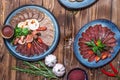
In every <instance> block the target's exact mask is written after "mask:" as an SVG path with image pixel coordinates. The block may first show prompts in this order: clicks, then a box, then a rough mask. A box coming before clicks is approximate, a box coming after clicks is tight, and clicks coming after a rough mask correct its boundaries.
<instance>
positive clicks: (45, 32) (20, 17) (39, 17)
mask: <svg viewBox="0 0 120 80" xmlns="http://www.w3.org/2000/svg"><path fill="white" fill-rule="evenodd" d="M30 21H32V22H30ZM25 22H27V23H25ZM23 23H25V25H24V26H23ZM28 24H29V27H28ZM30 24H31V25H30ZM4 25H11V26H13V27H14V29H15V30H16V28H17V29H21V30H23V29H26V28H27V31H28V30H29V34H28V35H24V36H23V39H24V41H21V42H20V39H21V38H22V36H19V37H16V35H17V36H18V35H21V34H22V33H21V32H18V34H16V35H14V36H15V38H14V36H13V38H14V39H13V38H11V39H4V43H5V45H6V47H7V48H8V50H9V51H10V53H11V54H12V55H13V56H15V57H16V58H18V59H21V60H25V61H37V60H40V59H43V58H44V57H45V56H47V55H48V54H51V53H52V52H53V51H54V50H55V48H56V46H57V44H58V41H59V37H60V31H59V25H58V23H57V21H56V19H55V17H54V15H53V14H52V13H51V12H49V11H48V10H47V9H45V8H44V7H41V6H38V5H24V6H21V7H19V8H17V9H15V10H13V11H12V12H11V13H10V14H9V15H8V17H7V18H6V20H5V22H4ZM16 25H17V27H16ZM26 25H27V26H26ZM21 26H22V27H21ZM37 26H38V28H37ZM24 27H26V28H24ZM40 27H41V28H40ZM15 30H14V32H15ZM17 31H19V30H16V32H17ZM35 31H36V32H37V33H36V32H35ZM19 33H21V34H19ZM34 33H35V35H33V34H34ZM14 34H15V33H14ZM30 35H31V36H32V37H30ZM17 38H18V43H19V42H20V44H18V43H15V41H16V40H17ZM13 40H14V44H15V45H13V44H12V43H11V42H12V41H13ZM41 41H42V43H41ZM29 43H31V44H29ZM28 48H29V49H28Z"/></svg>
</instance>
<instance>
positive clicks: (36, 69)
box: [13, 61, 58, 80]
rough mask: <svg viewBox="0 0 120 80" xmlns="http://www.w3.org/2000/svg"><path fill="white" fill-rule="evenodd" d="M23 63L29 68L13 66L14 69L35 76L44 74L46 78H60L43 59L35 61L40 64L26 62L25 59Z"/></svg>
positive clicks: (56, 79)
mask: <svg viewBox="0 0 120 80" xmlns="http://www.w3.org/2000/svg"><path fill="white" fill-rule="evenodd" d="M23 64H24V65H26V66H27V68H20V67H13V70H17V71H20V72H24V73H28V74H32V75H35V76H44V77H45V78H48V79H49V80H51V79H55V80H58V78H57V77H56V76H55V74H54V73H53V72H52V70H51V69H50V68H48V67H46V66H45V64H44V63H43V62H41V61H39V62H37V63H35V64H39V66H35V64H33V63H30V62H26V61H24V62H23Z"/></svg>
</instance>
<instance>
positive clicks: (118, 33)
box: [73, 19, 120, 68]
mask: <svg viewBox="0 0 120 80" xmlns="http://www.w3.org/2000/svg"><path fill="white" fill-rule="evenodd" d="M96 24H101V25H102V26H106V27H108V28H109V29H111V30H112V32H114V33H115V38H116V40H117V45H116V46H115V47H114V48H113V49H114V52H113V53H111V57H110V58H107V59H104V60H100V61H99V62H97V63H96V62H95V61H93V62H88V60H87V59H84V58H83V57H82V55H81V54H80V51H79V45H78V41H79V38H81V37H82V36H81V34H82V32H85V31H86V29H88V28H89V27H90V26H94V25H96ZM73 46H74V47H73V48H74V53H75V55H76V57H77V59H78V60H79V61H80V63H82V64H83V65H85V66H86V67H89V68H98V67H101V66H104V65H105V64H107V63H109V62H110V61H111V60H113V59H114V58H115V56H116V55H117V53H118V51H119V49H120V31H119V30H118V28H117V26H116V25H115V24H114V23H112V22H111V21H108V20H105V19H98V20H94V21H92V22H89V23H88V24H86V25H85V26H83V27H82V28H81V29H80V30H79V32H78V33H77V35H76V37H75V40H74V45H73Z"/></svg>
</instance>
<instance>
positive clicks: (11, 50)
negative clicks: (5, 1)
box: [4, 5, 60, 61]
mask: <svg viewBox="0 0 120 80" xmlns="http://www.w3.org/2000/svg"><path fill="white" fill-rule="evenodd" d="M26 8H34V9H38V10H39V11H41V12H43V13H45V14H46V15H47V16H49V17H50V19H51V20H52V22H53V25H54V29H55V34H54V41H53V43H52V45H51V46H50V47H49V49H48V50H47V51H46V52H45V53H43V54H40V55H34V56H32V57H27V56H23V55H21V54H20V53H17V52H16V50H15V46H12V45H11V43H10V39H4V43H5V45H6V46H7V48H8V50H9V51H10V53H11V54H12V55H13V56H15V57H16V58H18V59H21V60H25V61H37V60H40V59H43V58H45V56H47V55H48V54H51V53H52V52H53V51H54V50H55V48H56V46H57V44H58V42H59V37H60V31H59V30H60V29H59V26H58V23H57V21H56V19H55V17H54V16H53V14H52V13H50V12H49V11H48V10H47V9H45V8H43V7H41V6H38V5H24V6H21V7H19V8H17V9H15V10H13V11H12V12H11V13H10V14H9V15H8V17H7V18H6V20H5V22H4V25H9V24H10V23H9V22H10V19H11V18H12V17H13V16H14V15H16V14H17V13H18V12H20V11H21V10H24V9H26Z"/></svg>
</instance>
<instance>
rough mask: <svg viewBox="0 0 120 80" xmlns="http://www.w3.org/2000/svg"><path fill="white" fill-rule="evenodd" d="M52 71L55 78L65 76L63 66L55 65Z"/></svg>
mask: <svg viewBox="0 0 120 80" xmlns="http://www.w3.org/2000/svg"><path fill="white" fill-rule="evenodd" d="M52 71H53V73H54V74H55V75H56V76H58V77H61V76H63V75H64V74H65V67H64V65H63V64H60V63H57V64H56V65H55V66H54V67H53V69H52Z"/></svg>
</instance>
